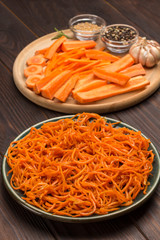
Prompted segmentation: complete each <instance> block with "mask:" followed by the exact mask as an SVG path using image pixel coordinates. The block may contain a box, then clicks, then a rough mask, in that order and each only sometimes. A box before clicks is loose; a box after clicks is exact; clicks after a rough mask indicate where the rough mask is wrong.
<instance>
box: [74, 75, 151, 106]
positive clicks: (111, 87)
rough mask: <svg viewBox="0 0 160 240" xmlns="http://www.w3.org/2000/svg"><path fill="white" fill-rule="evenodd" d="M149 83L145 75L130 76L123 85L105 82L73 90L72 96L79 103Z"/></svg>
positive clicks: (133, 89) (138, 88)
mask: <svg viewBox="0 0 160 240" xmlns="http://www.w3.org/2000/svg"><path fill="white" fill-rule="evenodd" d="M149 84H150V82H149V81H148V80H147V79H146V78H145V77H134V78H131V79H130V80H129V81H128V82H127V84H126V85H125V86H118V85H116V84H114V83H112V84H106V85H105V86H102V87H99V88H96V89H93V90H90V91H87V92H75V94H74V98H75V99H76V100H77V101H78V102H79V103H83V104H84V103H89V102H94V101H98V100H101V99H104V98H108V97H113V96H116V95H119V94H122V93H128V92H131V91H135V90H140V89H142V88H144V87H146V86H147V85H149Z"/></svg>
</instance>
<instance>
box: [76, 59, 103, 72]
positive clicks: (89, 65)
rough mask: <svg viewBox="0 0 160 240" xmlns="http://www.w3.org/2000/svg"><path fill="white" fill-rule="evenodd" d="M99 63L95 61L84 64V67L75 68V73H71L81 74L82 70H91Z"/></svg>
mask: <svg viewBox="0 0 160 240" xmlns="http://www.w3.org/2000/svg"><path fill="white" fill-rule="evenodd" d="M99 62H100V61H99V60H95V61H93V62H91V63H88V64H86V65H85V66H82V67H79V68H77V69H76V70H75V71H73V73H74V74H75V73H80V72H83V71H84V70H85V71H86V70H89V69H92V68H93V66H95V65H97V64H98V63H99Z"/></svg>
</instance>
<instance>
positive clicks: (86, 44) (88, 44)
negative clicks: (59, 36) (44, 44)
mask: <svg viewBox="0 0 160 240" xmlns="http://www.w3.org/2000/svg"><path fill="white" fill-rule="evenodd" d="M95 46H96V42H95V41H93V40H88V41H80V40H73V41H65V42H63V44H62V47H61V49H62V51H64V52H66V51H69V50H72V49H75V48H85V49H88V48H94V47H95Z"/></svg>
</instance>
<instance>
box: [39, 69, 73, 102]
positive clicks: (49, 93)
mask: <svg viewBox="0 0 160 240" xmlns="http://www.w3.org/2000/svg"><path fill="white" fill-rule="evenodd" d="M70 76H71V71H70V70H66V71H63V72H61V73H60V74H59V75H57V76H56V77H55V78H53V79H52V80H51V81H50V82H49V83H47V84H46V85H45V86H44V87H42V88H41V94H42V96H43V97H45V98H49V99H53V97H54V94H55V93H56V91H57V90H58V89H59V88H60V87H61V86H62V85H63V84H64V83H65V82H66V81H67V80H68V78H69V77H70Z"/></svg>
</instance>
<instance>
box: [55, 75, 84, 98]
mask: <svg viewBox="0 0 160 240" xmlns="http://www.w3.org/2000/svg"><path fill="white" fill-rule="evenodd" d="M78 79H79V75H78V74H74V75H72V76H71V77H70V78H69V79H68V80H67V82H66V83H64V84H63V85H62V87H61V88H59V89H58V91H57V92H56V93H55V94H54V97H55V98H57V99H58V100H60V101H61V102H66V100H67V98H68V96H69V94H70V93H71V92H72V89H73V88H74V87H75V85H76V83H77V81H78Z"/></svg>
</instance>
